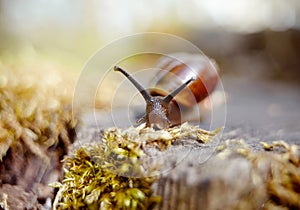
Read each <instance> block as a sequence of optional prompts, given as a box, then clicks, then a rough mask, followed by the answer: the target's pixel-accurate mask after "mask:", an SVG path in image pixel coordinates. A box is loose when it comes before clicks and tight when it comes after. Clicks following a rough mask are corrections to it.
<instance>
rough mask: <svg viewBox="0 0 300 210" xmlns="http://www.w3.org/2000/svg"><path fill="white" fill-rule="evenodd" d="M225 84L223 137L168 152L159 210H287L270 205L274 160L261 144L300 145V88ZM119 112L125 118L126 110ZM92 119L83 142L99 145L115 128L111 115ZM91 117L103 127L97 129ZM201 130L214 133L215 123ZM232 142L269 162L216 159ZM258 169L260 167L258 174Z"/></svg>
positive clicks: (265, 83)
mask: <svg viewBox="0 0 300 210" xmlns="http://www.w3.org/2000/svg"><path fill="white" fill-rule="evenodd" d="M223 85H224V87H225V91H226V93H227V104H226V105H227V114H226V123H225V125H224V126H225V127H224V132H223V134H222V136H221V138H220V139H215V140H214V141H213V142H211V143H209V144H205V145H199V144H198V143H196V142H193V141H178V142H176V143H175V144H174V145H173V146H172V147H170V148H169V149H168V150H167V151H165V152H164V154H163V156H164V158H162V159H163V160H164V161H163V162H164V166H165V170H164V171H163V176H162V178H161V179H160V180H159V181H158V182H157V183H156V184H154V186H153V188H154V190H155V191H156V193H157V194H159V195H162V197H163V202H162V203H161V204H160V206H157V209H163V210H165V209H259V208H265V209H274V208H275V207H276V208H279V209H281V208H284V207H283V206H281V207H280V206H276V205H275V204H273V203H270V202H267V201H268V200H269V199H270V194H268V193H267V190H268V187H267V186H266V184H265V180H266V176H268V175H269V173H268V170H270V168H271V167H272V164H271V163H272V161H273V156H272V155H270V153H269V152H265V151H263V147H262V145H261V144H260V142H261V141H265V142H269V143H270V142H272V141H277V140H285V141H286V142H288V143H289V144H296V145H300V139H299V138H300V127H299V126H300V107H299V103H300V94H299V87H298V86H295V85H290V84H286V83H278V82H268V81H260V80H257V79H255V78H252V79H251V78H249V79H243V78H241V79H240V78H239V79H232V78H224V80H223ZM227 87H228V89H226V88H227ZM123 111H124V110H123ZM125 111H126V110H125ZM118 112H119V113H120V114H119V115H118V116H119V117H121V118H122V116H123V115H122V110H118ZM215 114H216V115H215V117H216V119H217V121H218V120H219V122H222V120H223V119H222V114H220V115H219V116H218V110H216V113H215ZM86 116H87V117H86V118H85V119H86V121H85V122H86V126H87V127H84V128H83V129H82V130H80V131H79V132H78V137H79V141H78V143H84V142H88V141H94V140H96V141H97V138H98V139H99V130H100V129H99V127H105V126H106V123H107V125H109V123H110V121H109V119H107V117H109V116H108V115H103V114H102V113H99V114H96V115H95V116H94V115H93V114H92V115H86ZM91 116H92V117H96V119H98V120H97V121H98V122H103V124H98V125H95V124H93V122H94V121H93V120H90V119H91ZM126 117H127V116H124V118H126ZM101 119H103V120H101ZM125 121H126V120H124V122H125ZM124 126H125V125H124ZM200 126H201V127H203V128H206V129H207V128H210V124H209V119H207V120H204V121H203V122H202V123H201V125H200ZM227 139H234V140H237V142H238V140H240V139H244V141H245V142H246V143H247V145H248V146H249V148H248V149H249V151H251V152H254V153H255V154H256V153H258V154H262V160H263V161H262V162H261V163H260V165H259V166H256V165H255V164H254V163H253V162H251V160H249V159H248V158H247V157H245V156H241V155H239V154H236V153H232V155H231V156H228V157H227V158H221V157H220V156H218V155H216V154H217V152H216V148H217V146H219V145H221V144H223V143H224V142H225V141H226V140H227ZM271 153H272V152H271ZM158 158H160V157H158ZM259 162H260V161H259ZM275 165H276V164H275ZM254 167H258V168H257V170H256V172H255V174H253V171H254ZM298 167H299V166H298ZM297 179H299V177H298V178H297ZM298 196H299V194H298ZM296 197H297V195H296ZM299 200H300V197H299ZM286 208H289V206H288V205H286ZM290 208H296V207H295V206H294V207H293V206H292V207H291V206H290Z"/></svg>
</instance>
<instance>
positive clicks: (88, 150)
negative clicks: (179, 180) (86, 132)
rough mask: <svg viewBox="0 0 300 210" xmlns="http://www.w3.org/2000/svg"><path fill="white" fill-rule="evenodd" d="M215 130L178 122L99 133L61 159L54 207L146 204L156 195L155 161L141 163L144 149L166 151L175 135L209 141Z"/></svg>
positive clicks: (154, 200) (142, 206) (156, 200)
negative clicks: (97, 137)
mask: <svg viewBox="0 0 300 210" xmlns="http://www.w3.org/2000/svg"><path fill="white" fill-rule="evenodd" d="M218 131H219V130H216V131H213V132H209V131H205V130H202V129H200V128H199V127H197V126H191V125H189V124H187V123H186V124H183V125H181V126H177V127H174V128H170V129H167V130H159V131H156V130H154V129H152V128H144V126H139V127H136V128H134V127H131V128H128V129H126V130H121V129H118V128H110V129H107V130H104V131H103V132H102V142H99V143H97V144H87V145H85V146H83V147H80V148H79V149H78V150H76V151H75V154H74V155H72V156H70V157H68V158H66V159H65V160H64V167H65V176H64V179H63V180H62V182H56V183H54V184H53V185H52V186H54V187H58V188H59V191H58V193H57V196H56V199H55V202H54V207H55V208H57V209H78V208H84V209H149V208H151V207H153V206H154V205H155V204H157V203H159V202H160V200H161V198H160V197H157V196H155V195H153V194H152V189H151V186H152V183H153V182H155V181H156V180H157V179H158V177H159V166H157V165H155V164H154V165H150V166H149V165H147V167H144V165H143V163H142V157H144V156H146V155H147V154H146V153H145V148H146V147H153V148H156V149H159V150H165V149H167V147H168V146H169V145H171V144H172V143H173V142H174V141H176V139H179V138H180V139H184V138H188V139H194V140H196V141H198V142H201V143H206V142H208V141H209V140H210V139H211V138H212V137H213V136H214V135H215V134H216V133H217V132H218Z"/></svg>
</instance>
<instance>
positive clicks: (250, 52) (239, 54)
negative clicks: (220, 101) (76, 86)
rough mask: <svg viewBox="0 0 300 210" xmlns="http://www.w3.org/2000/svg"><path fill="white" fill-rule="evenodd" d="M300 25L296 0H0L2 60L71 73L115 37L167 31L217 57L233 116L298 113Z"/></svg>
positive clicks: (3, 64) (276, 117) (10, 64)
mask: <svg viewBox="0 0 300 210" xmlns="http://www.w3.org/2000/svg"><path fill="white" fill-rule="evenodd" d="M299 29H300V2H299V0H285V1H282V0H266V1H261V0H228V1H222V0H209V1H207V0H186V1H184V2H183V1H179V0H172V1H171V0H165V1H159V0H154V1H151V2H150V1H145V0H143V1H142V0H131V1H96V0H91V1H88V2H87V1H82V0H72V1H70V0H65V1H61V0H52V1H46V0H40V1H36V0H27V1H26V3H25V2H24V1H21V0H1V1H0V46H1V48H0V65H1V67H2V68H12V69H13V68H21V69H22V70H23V71H25V70H29V69H31V70H32V69H35V70H36V71H50V72H51V71H61V72H66V73H67V76H66V78H69V79H70V78H72V79H73V80H74V81H76V75H78V74H79V73H80V70H81V69H82V68H83V66H84V64H85V63H86V62H87V60H88V59H89V57H90V56H91V55H93V53H95V52H96V51H97V50H98V49H100V48H102V47H104V46H105V45H107V44H109V43H110V42H112V41H114V40H115V39H118V38H121V37H123V36H126V35H131V34H134V33H140V32H152V31H155V32H164V33H171V34H174V35H178V36H180V37H182V38H184V39H187V40H189V41H191V42H192V43H194V44H195V45H197V46H198V47H199V48H200V49H201V50H202V51H203V52H204V53H205V54H206V55H208V56H209V57H212V58H214V59H215V60H216V61H217V63H218V64H219V65H220V69H221V74H222V78H223V79H222V81H223V83H224V88H225V91H226V92H227V93H228V100H227V103H228V105H232V106H229V112H228V114H229V115H230V114H231V110H230V109H231V108H230V107H233V108H232V115H236V116H237V117H233V118H232V121H237V122H241V121H249V119H250V118H252V119H253V121H254V122H257V117H260V118H263V119H265V117H262V116H266V117H267V118H268V119H269V121H270V122H274V120H276V121H277V120H281V119H282V118H286V119H287V120H292V121H293V120H294V121H295V120H296V117H298V115H299V114H298V113H299V108H298V106H299V103H298V102H300V99H299V97H300V96H299V95H300V94H299V88H298V86H299V84H300V83H299V81H300V68H299V66H300V59H299V57H300V31H299ZM70 75H73V76H70ZM74 75H75V76H74ZM260 101H261V102H260ZM245 107H246V109H245ZM253 107H257V108H255V109H254V108H253ZM287 111H289V112H288V113H286V112H287ZM234 113H239V114H234ZM241 113H242V114H241ZM294 124H295V123H294Z"/></svg>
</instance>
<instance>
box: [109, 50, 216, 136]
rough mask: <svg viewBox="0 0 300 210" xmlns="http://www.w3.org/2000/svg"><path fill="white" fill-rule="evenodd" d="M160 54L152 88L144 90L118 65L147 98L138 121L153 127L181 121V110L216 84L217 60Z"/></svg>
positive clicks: (168, 125)
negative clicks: (162, 55) (157, 71)
mask: <svg viewBox="0 0 300 210" xmlns="http://www.w3.org/2000/svg"><path fill="white" fill-rule="evenodd" d="M174 55H176V59H175V58H174V57H172V56H171V55H170V56H166V57H163V58H162V59H161V60H160V62H159V63H158V65H157V67H158V68H159V69H160V71H159V73H158V75H157V76H156V77H155V78H154V80H153V81H152V83H154V85H155V87H154V88H152V89H150V90H149V92H147V91H146V90H145V88H144V87H142V86H141V85H140V84H139V83H138V82H137V81H136V80H135V79H134V78H133V77H132V76H131V75H130V74H128V73H127V72H126V71H125V70H123V69H122V68H121V67H119V66H115V67H114V70H115V71H118V72H121V73H122V74H123V75H124V76H125V77H127V78H128V80H129V81H130V82H131V83H132V84H133V85H134V86H135V87H136V88H137V89H138V91H139V92H140V93H141V95H142V96H143V98H144V99H145V101H146V113H145V115H144V116H143V117H142V118H141V119H140V120H138V123H139V124H141V123H144V122H145V123H146V127H153V128H154V129H156V130H159V129H166V128H169V127H172V126H175V125H178V124H180V123H182V117H181V116H182V113H183V112H185V110H187V109H190V108H191V107H193V106H195V105H196V104H197V103H199V102H200V101H202V100H203V99H204V98H206V97H207V96H208V95H209V94H210V93H211V92H212V91H213V90H214V89H215V87H216V86H217V83H218V78H219V76H218V71H217V66H216V63H215V62H214V61H213V60H211V59H208V58H207V57H204V56H203V55H200V54H187V53H181V54H174Z"/></svg>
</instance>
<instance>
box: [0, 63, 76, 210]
mask: <svg viewBox="0 0 300 210" xmlns="http://www.w3.org/2000/svg"><path fill="white" fill-rule="evenodd" d="M0 72H1V73H0V184H1V188H0V197H2V198H3V199H4V201H3V202H0V204H1V203H2V204H3V203H6V204H7V206H8V208H10V209H13V208H14V207H15V206H17V205H18V207H19V208H20V209H40V208H41V206H42V205H43V204H44V203H45V202H46V200H51V199H52V198H53V197H54V190H53V188H51V187H49V186H48V184H49V183H51V182H53V181H54V180H56V179H58V178H59V175H60V170H61V167H62V163H61V159H62V158H63V157H64V155H66V154H67V152H68V146H69V145H70V144H72V142H73V140H74V134H75V131H74V128H75V125H76V122H75V121H74V119H73V116H72V107H71V104H72V88H71V86H72V85H71V84H70V83H69V81H68V78H67V77H66V78H65V77H64V76H62V75H61V74H60V72H58V71H56V70H55V69H51V70H45V69H43V67H41V69H38V70H37V69H32V70H28V69H27V70H26V69H15V68H12V69H10V67H6V66H2V65H1V63H0ZM16 192H17V193H18V196H15V193H16Z"/></svg>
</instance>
